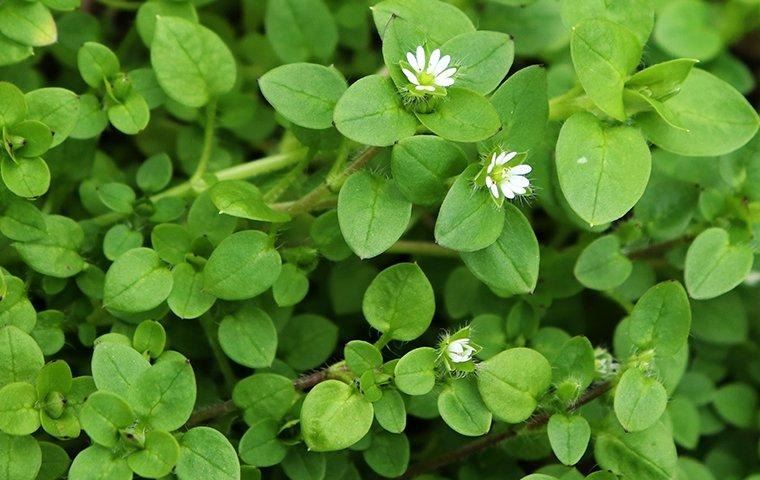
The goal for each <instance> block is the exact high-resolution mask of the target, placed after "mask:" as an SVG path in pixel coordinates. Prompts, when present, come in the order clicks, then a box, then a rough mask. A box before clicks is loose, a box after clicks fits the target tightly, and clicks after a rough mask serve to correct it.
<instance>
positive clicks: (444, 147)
mask: <svg viewBox="0 0 760 480" xmlns="http://www.w3.org/2000/svg"><path fill="white" fill-rule="evenodd" d="M466 166H467V161H466V159H465V157H464V154H463V153H462V150H461V149H460V148H459V147H457V146H456V145H454V144H453V143H451V142H448V141H446V140H444V139H442V138H440V137H436V136H434V135H416V136H414V137H408V138H404V139H402V140H400V141H399V142H398V143H397V144H396V145H394V146H393V151H392V153H391V171H392V172H393V180H395V182H396V186H397V187H398V189H399V190H400V191H401V193H402V194H403V195H404V196H405V197H406V198H407V199H408V200H409V201H410V202H412V203H415V204H418V205H433V204H435V203H438V202H439V201H440V200H441V199H442V198H443V197H444V196H445V195H446V189H447V184H446V181H447V180H448V179H449V178H451V177H453V176H454V175H458V174H459V173H461V172H462V170H464V168H465V167H466Z"/></svg>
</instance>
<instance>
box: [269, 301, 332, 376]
mask: <svg viewBox="0 0 760 480" xmlns="http://www.w3.org/2000/svg"><path fill="white" fill-rule="evenodd" d="M278 342H279V344H278V346H277V347H278V352H279V353H278V357H279V358H281V359H283V360H284V361H285V362H286V363H287V364H288V365H290V366H291V367H293V368H295V369H296V370H308V369H310V368H315V367H317V366H319V365H320V364H321V363H323V362H325V361H326V360H327V359H328V358H329V357H330V355H331V354H332V353H333V350H335V346H336V345H337V343H338V327H337V326H335V324H334V323H332V322H331V321H330V320H328V319H326V318H325V317H322V316H319V315H313V314H308V313H307V314H301V315H296V316H294V317H292V318H291V319H290V320H288V322H287V323H286V324H285V326H284V327H281V328H280V330H279V339H278Z"/></svg>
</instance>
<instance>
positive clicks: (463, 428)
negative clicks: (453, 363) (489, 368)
mask: <svg viewBox="0 0 760 480" xmlns="http://www.w3.org/2000/svg"><path fill="white" fill-rule="evenodd" d="M438 411H439V412H441V418H442V419H443V421H444V422H446V424H447V425H448V426H449V427H451V428H452V429H453V430H454V431H455V432H457V433H460V434H462V435H467V436H470V437H478V436H480V435H483V434H485V433H487V432H488V430H490V429H491V419H492V415H491V412H490V411H489V410H488V408H487V407H486V405H485V404H484V403H483V400H482V399H481V398H480V393H479V392H478V387H477V385H476V383H475V381H474V380H473V379H458V380H453V381H450V382H449V383H448V385H446V386H445V387H444V388H443V390H442V391H441V394H440V395H439V396H438Z"/></svg>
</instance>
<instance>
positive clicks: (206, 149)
mask: <svg viewBox="0 0 760 480" xmlns="http://www.w3.org/2000/svg"><path fill="white" fill-rule="evenodd" d="M215 126H216V99H212V100H211V101H210V102H209V104H208V105H207V106H206V125H205V127H204V130H203V149H202V150H201V157H200V159H199V160H198V166H197V167H196V168H195V173H193V176H192V177H190V184H193V183H195V182H197V181H198V180H200V178H201V177H202V176H203V174H204V173H206V169H207V168H208V162H209V160H210V159H211V150H212V149H213V147H214V128H215Z"/></svg>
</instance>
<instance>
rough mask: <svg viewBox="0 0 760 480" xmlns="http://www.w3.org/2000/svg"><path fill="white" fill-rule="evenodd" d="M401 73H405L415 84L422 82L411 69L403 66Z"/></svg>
mask: <svg viewBox="0 0 760 480" xmlns="http://www.w3.org/2000/svg"><path fill="white" fill-rule="evenodd" d="M401 73H403V74H404V75H405V76H406V78H407V79H408V80H409V81H410V82H412V83H413V84H415V85H419V84H420V81H419V80H417V75H415V74H413V73H412V72H410V71H409V70H407V69H406V68H402V69H401Z"/></svg>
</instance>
